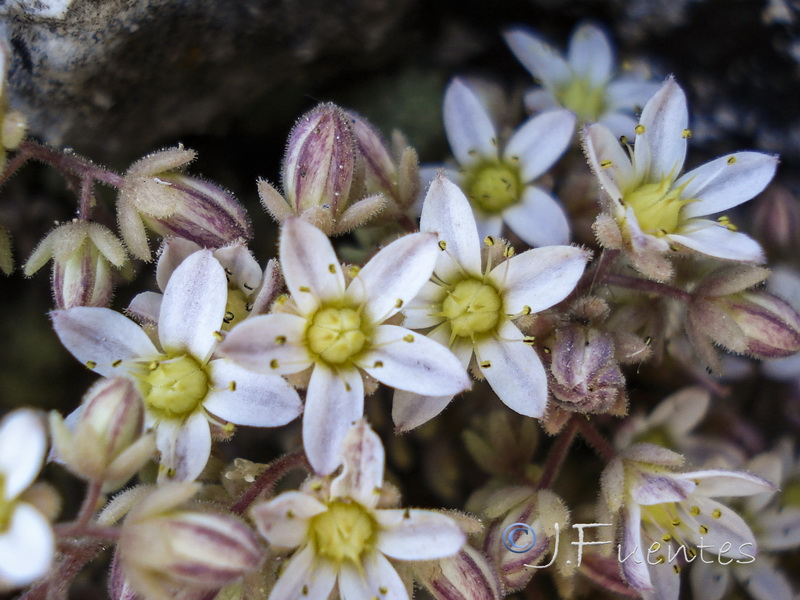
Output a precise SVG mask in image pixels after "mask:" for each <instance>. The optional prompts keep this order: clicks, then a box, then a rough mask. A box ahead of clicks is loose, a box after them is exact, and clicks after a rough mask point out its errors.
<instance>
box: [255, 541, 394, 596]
mask: <svg viewBox="0 0 800 600" xmlns="http://www.w3.org/2000/svg"><path fill="white" fill-rule="evenodd" d="M360 566H361V567H363V570H362V571H361V572H359V569H357V568H356V567H355V566H353V565H352V564H350V563H348V562H346V563H344V564H343V565H342V567H341V571H340V573H339V595H340V596H341V597H342V600H369V599H372V598H380V600H408V592H406V586H405V585H404V584H403V580H402V579H400V576H399V575H398V574H397V571H395V569H394V567H393V566H392V565H391V563H390V562H389V561H388V560H386V557H385V556H383V554H381V553H380V552H371V553H369V554H367V555H366V556H365V557H364V558H363V560H362V563H361V565H360ZM270 600H272V599H270Z"/></svg>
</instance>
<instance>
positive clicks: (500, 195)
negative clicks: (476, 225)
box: [464, 162, 525, 213]
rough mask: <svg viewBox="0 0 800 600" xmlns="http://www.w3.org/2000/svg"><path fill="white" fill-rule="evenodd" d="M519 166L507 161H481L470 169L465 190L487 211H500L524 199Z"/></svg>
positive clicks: (476, 203)
mask: <svg viewBox="0 0 800 600" xmlns="http://www.w3.org/2000/svg"><path fill="white" fill-rule="evenodd" d="M524 187H525V186H524V184H523V181H522V175H521V173H520V170H519V166H517V165H516V164H511V163H507V162H485V163H479V164H477V165H475V166H474V167H472V168H471V169H469V170H468V171H467V173H466V178H465V181H464V190H465V192H466V194H467V198H469V200H470V202H472V204H473V205H474V206H476V207H478V208H479V209H481V210H482V211H484V212H487V213H499V212H502V211H503V210H505V209H506V208H508V207H509V206H511V205H512V204H516V203H517V202H519V201H520V200H521V199H522V189H523V188H524Z"/></svg>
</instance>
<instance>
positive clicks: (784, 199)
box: [753, 184, 800, 258]
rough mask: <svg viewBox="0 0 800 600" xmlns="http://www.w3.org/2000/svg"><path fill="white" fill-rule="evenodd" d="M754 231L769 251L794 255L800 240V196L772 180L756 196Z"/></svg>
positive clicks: (788, 255)
mask: <svg viewBox="0 0 800 600" xmlns="http://www.w3.org/2000/svg"><path fill="white" fill-rule="evenodd" d="M753 232H754V233H755V237H756V239H758V240H759V242H761V243H762V244H764V246H765V247H766V248H767V250H768V251H771V252H773V253H775V254H784V255H787V258H788V257H790V256H792V253H794V252H797V249H798V240H800V200H798V199H797V198H795V197H794V196H793V195H792V193H791V192H790V191H789V190H788V189H786V188H785V187H783V186H780V185H777V184H773V185H771V186H770V187H769V188H767V190H765V192H764V193H763V194H762V195H761V197H760V198H759V199H758V200H757V203H756V209H755V213H754V214H753Z"/></svg>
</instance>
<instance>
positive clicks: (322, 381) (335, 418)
mask: <svg viewBox="0 0 800 600" xmlns="http://www.w3.org/2000/svg"><path fill="white" fill-rule="evenodd" d="M363 415H364V383H363V381H362V380H361V374H360V373H359V372H358V371H357V370H356V369H342V370H341V371H339V372H338V373H334V372H333V371H331V370H330V369H329V368H327V367H325V366H324V365H320V364H318V365H317V366H315V367H314V372H313V373H312V374H311V381H310V382H309V384H308V392H307V393H306V408H305V414H304V415H303V444H304V445H305V449H306V456H308V462H310V463H311V466H312V467H314V470H315V471H316V472H317V473H319V474H320V475H328V474H329V473H332V472H333V471H334V470H335V469H336V467H338V466H339V465H340V464H341V451H342V442H343V441H344V436H345V435H346V434H347V430H348V429H350V426H351V425H352V424H353V422H354V421H357V420H358V419H360V418H361V417H362V416H363Z"/></svg>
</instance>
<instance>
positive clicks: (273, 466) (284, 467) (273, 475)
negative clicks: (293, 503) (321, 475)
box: [231, 450, 308, 515]
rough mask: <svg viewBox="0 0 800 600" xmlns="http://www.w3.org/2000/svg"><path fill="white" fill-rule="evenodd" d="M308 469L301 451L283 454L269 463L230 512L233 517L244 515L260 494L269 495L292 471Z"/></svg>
mask: <svg viewBox="0 0 800 600" xmlns="http://www.w3.org/2000/svg"><path fill="white" fill-rule="evenodd" d="M300 468H305V469H307V468H308V461H307V460H306V455H305V453H304V452H303V451H302V450H297V451H295V452H290V453H289V454H284V455H283V456H281V457H280V458H278V459H277V460H275V461H273V462H271V463H270V464H269V466H268V467H267V468H266V470H265V471H264V472H263V473H262V474H261V475H260V476H259V477H258V479H256V480H255V481H254V482H253V485H251V486H250V487H249V488H247V490H246V491H245V492H244V493H243V494H242V495H241V496H240V497H239V499H238V500H237V501H236V502H234V503H233V505H232V506H231V512H232V513H233V514H235V515H241V514H244V511H246V510H247V509H248V508H249V507H250V505H251V504H252V503H253V502H255V501H256V499H257V498H258V497H259V496H260V495H261V494H269V493H271V492H272V490H273V489H274V488H275V485H276V484H277V483H278V482H279V481H280V480H281V479H282V478H283V477H284V475H286V474H287V473H288V472H289V471H291V470H292V469H300Z"/></svg>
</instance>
